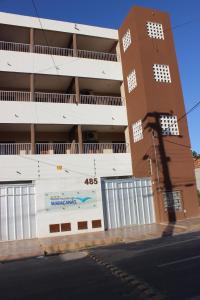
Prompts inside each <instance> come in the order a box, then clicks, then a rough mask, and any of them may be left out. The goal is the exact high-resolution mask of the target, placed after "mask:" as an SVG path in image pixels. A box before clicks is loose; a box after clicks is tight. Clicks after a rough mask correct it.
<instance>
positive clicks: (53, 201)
mask: <svg viewBox="0 0 200 300" xmlns="http://www.w3.org/2000/svg"><path fill="white" fill-rule="evenodd" d="M45 200H46V208H47V209H48V210H54V209H66V210H72V209H73V210H74V209H86V208H87V209H88V208H96V207H97V197H96V192H95V191H78V192H73V191H71V192H70V191H69V192H55V193H46V194H45Z"/></svg>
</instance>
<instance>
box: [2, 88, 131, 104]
mask: <svg viewBox="0 0 200 300" xmlns="http://www.w3.org/2000/svg"><path fill="white" fill-rule="evenodd" d="M31 96H32V95H31V93H30V92H25V91H2V90H1V91H0V101H31ZM33 98H34V101H35V102H47V103H77V97H76V94H65V93H43V92H35V93H34V97H33ZM79 103H80V104H93V105H114V106H123V105H125V101H124V99H123V98H122V97H114V96H97V95H80V99H79Z"/></svg>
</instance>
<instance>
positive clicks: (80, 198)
mask: <svg viewBox="0 0 200 300" xmlns="http://www.w3.org/2000/svg"><path fill="white" fill-rule="evenodd" d="M74 199H77V200H79V201H80V202H81V203H85V202H86V201H88V200H90V199H92V198H91V197H74Z"/></svg>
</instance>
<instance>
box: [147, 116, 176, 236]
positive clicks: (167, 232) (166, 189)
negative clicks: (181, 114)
mask: <svg viewBox="0 0 200 300" xmlns="http://www.w3.org/2000/svg"><path fill="white" fill-rule="evenodd" d="M161 115H165V116H167V115H168V116H171V115H172V114H169V113H166V112H150V113H147V115H146V116H145V118H144V119H143V120H142V121H143V124H145V127H144V129H146V130H148V131H149V132H151V134H152V140H153V146H152V147H153V148H154V149H153V152H154V156H155V157H154V166H155V167H154V170H155V168H157V172H155V173H156V177H157V178H156V180H155V182H156V184H155V186H156V187H155V188H154V193H156V198H157V201H158V202H160V203H161V201H162V204H163V207H164V210H165V213H166V214H167V222H168V223H167V225H166V227H165V229H164V230H163V233H162V236H172V235H173V231H174V225H175V224H176V221H177V220H176V206H175V201H174V197H173V184H172V179H171V175H170V171H169V163H170V161H171V159H170V157H169V156H168V155H167V153H166V149H165V145H164V138H165V137H166V136H165V135H163V132H162V128H161V125H160V116H161ZM147 156H148V154H147ZM143 159H146V157H144V158H143ZM160 171H161V172H160ZM160 175H161V176H160ZM164 195H165V203H164V197H163V196H164ZM160 203H158V205H160Z"/></svg>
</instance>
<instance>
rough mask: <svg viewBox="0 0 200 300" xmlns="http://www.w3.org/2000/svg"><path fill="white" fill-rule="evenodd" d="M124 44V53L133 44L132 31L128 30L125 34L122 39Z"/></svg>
mask: <svg viewBox="0 0 200 300" xmlns="http://www.w3.org/2000/svg"><path fill="white" fill-rule="evenodd" d="M122 44H123V49H124V52H125V51H126V50H127V49H128V47H129V46H130V44H131V32H130V29H128V30H127V32H126V33H125V35H124V36H123V38H122Z"/></svg>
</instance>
